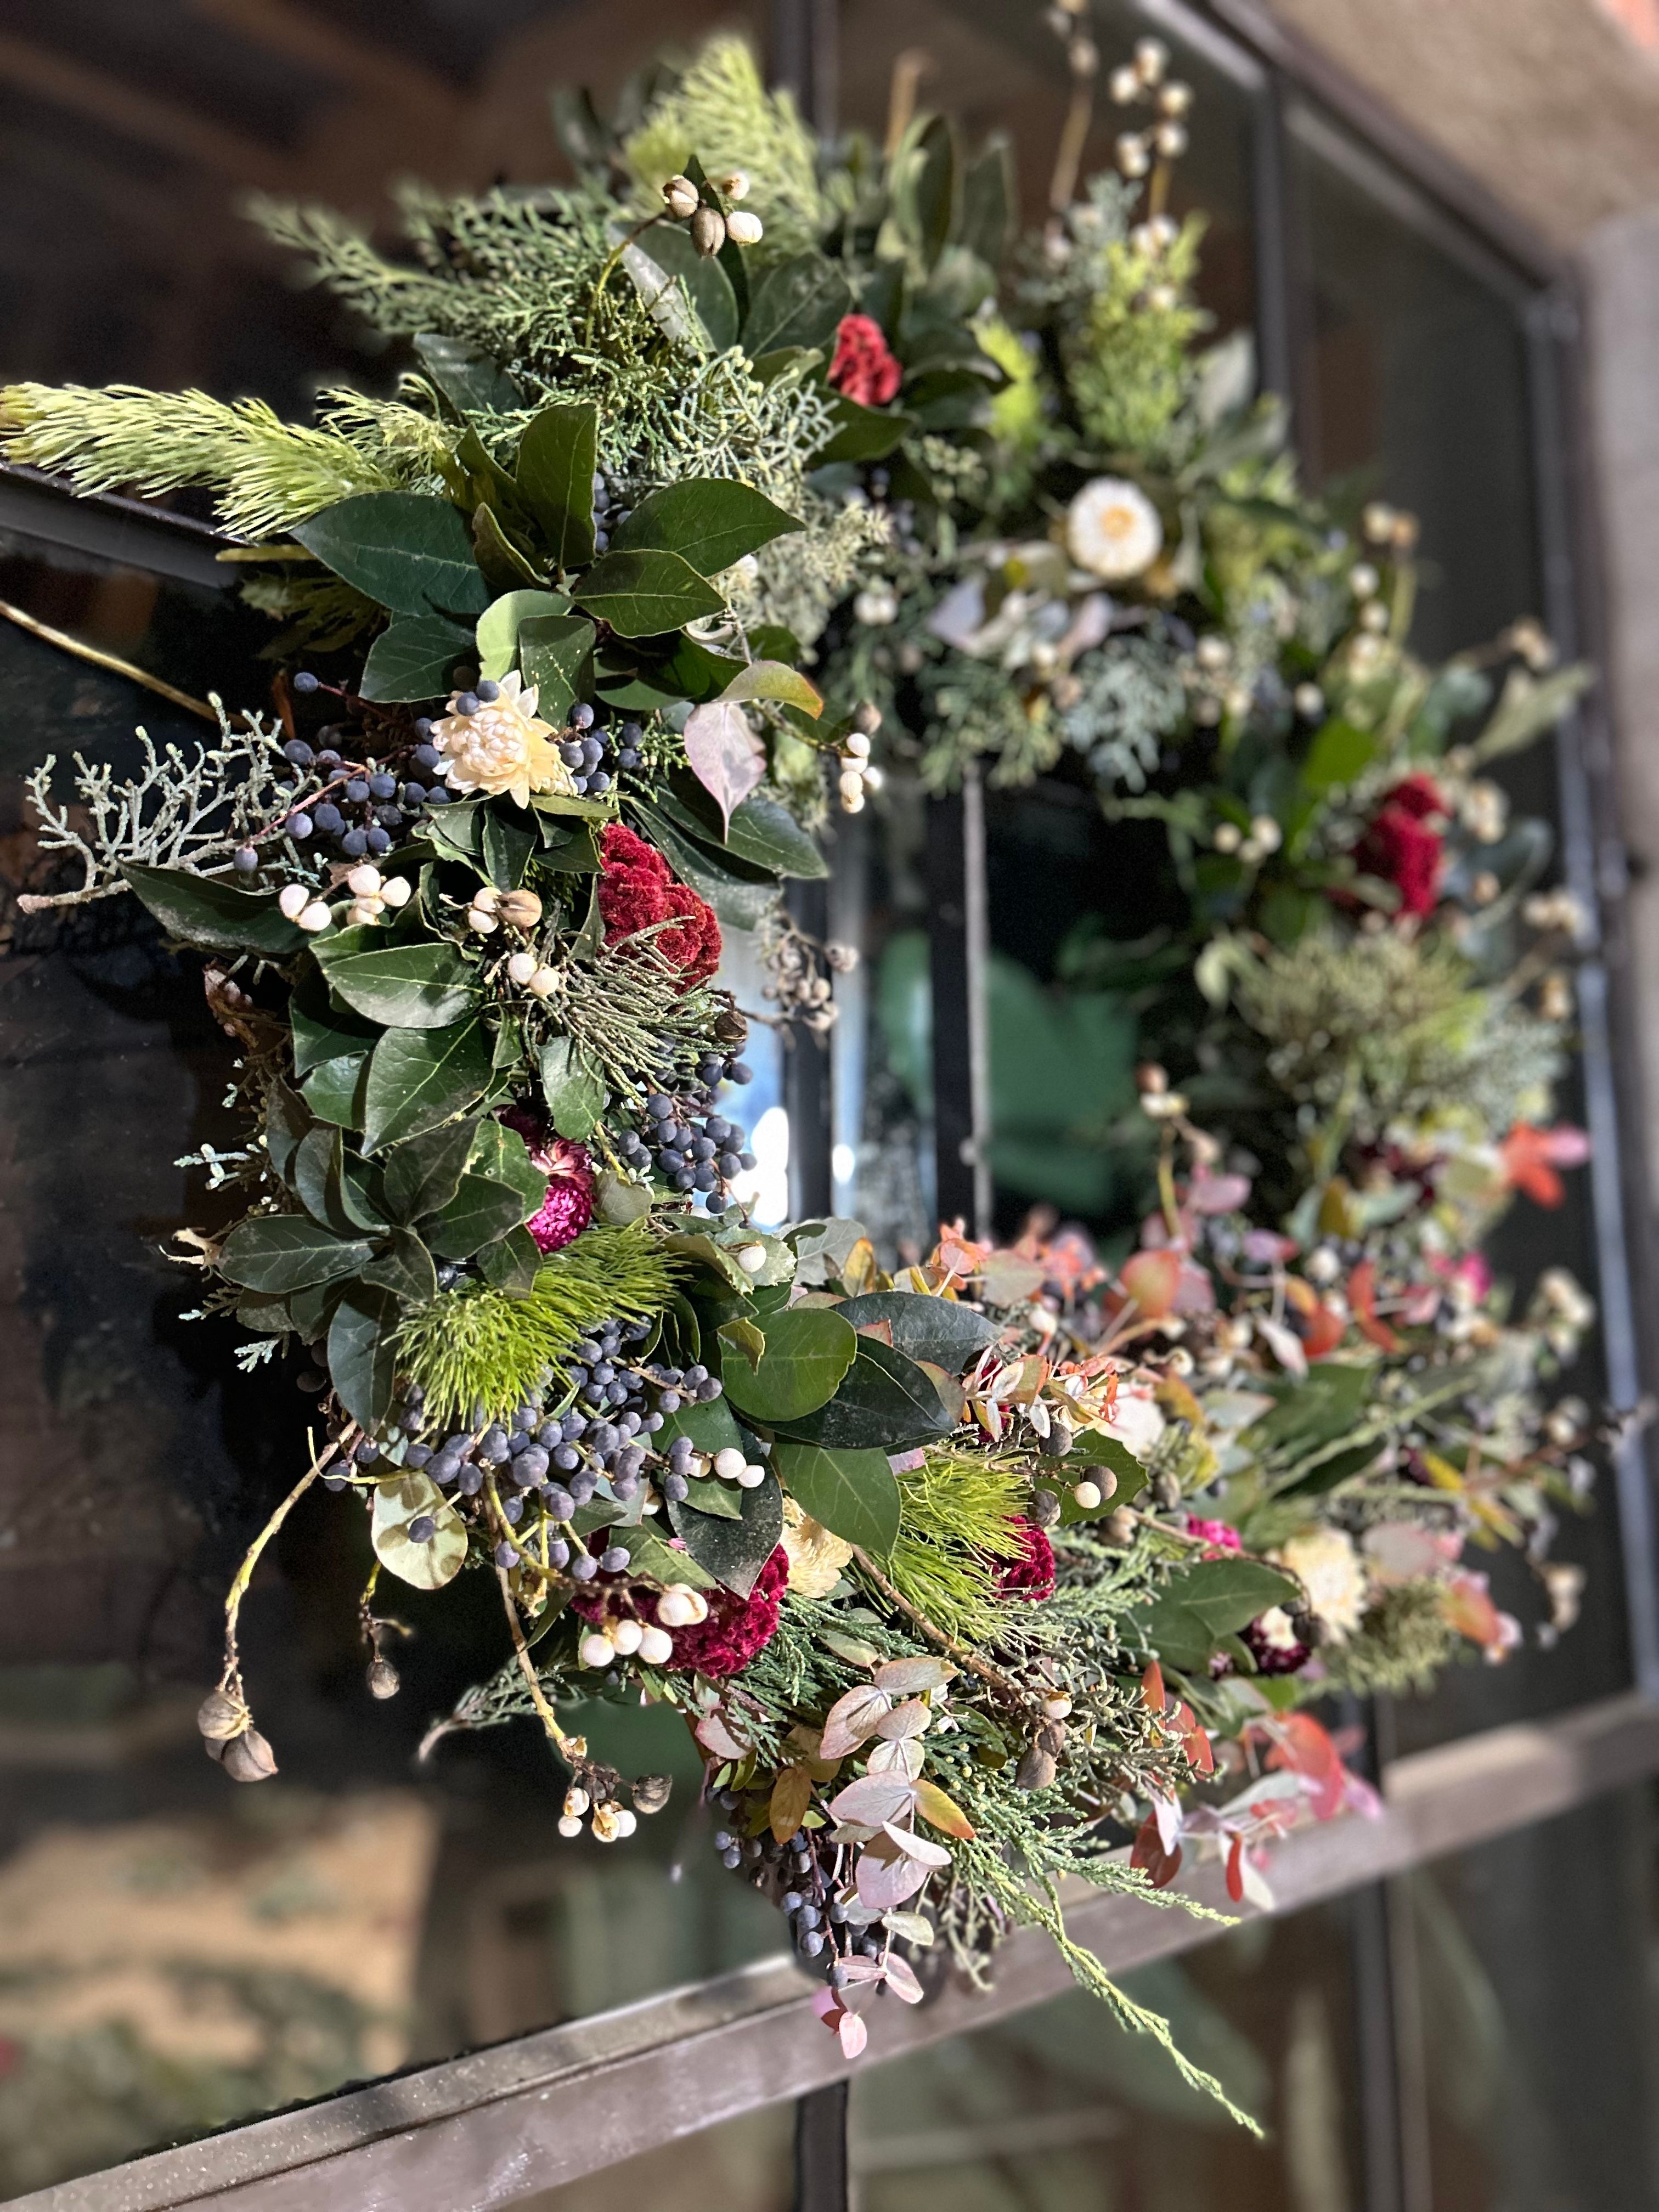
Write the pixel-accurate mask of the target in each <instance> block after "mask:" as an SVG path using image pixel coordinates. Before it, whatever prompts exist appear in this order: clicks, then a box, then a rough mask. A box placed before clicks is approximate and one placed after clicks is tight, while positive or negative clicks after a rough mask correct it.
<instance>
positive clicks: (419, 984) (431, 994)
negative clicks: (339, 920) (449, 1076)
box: [312, 928, 474, 1030]
mask: <svg viewBox="0 0 1659 2212" xmlns="http://www.w3.org/2000/svg"><path fill="white" fill-rule="evenodd" d="M312 951H313V954H314V955H315V957H316V961H317V965H318V966H319V968H320V969H322V971H323V973H324V975H325V976H326V977H327V978H328V987H329V989H330V990H331V992H332V994H334V996H335V997H336V998H337V999H339V1000H343V1002H344V1004H345V1005H347V1006H349V1007H350V1009H351V1011H352V1012H354V1013H357V1014H366V1015H367V1016H368V1018H369V1020H370V1021H374V1022H382V1023H385V1024H386V1025H387V1027H388V1028H391V1027H396V1028H398V1029H405V1030H410V1029H422V1030H441V1029H448V1028H449V1027H450V1026H451V1025H452V1024H453V1023H454V1022H455V1021H456V1020H458V1019H459V1017H460V1016H461V1015H462V1014H464V1013H465V1012H466V1011H467V1009H468V1007H469V1006H471V1004H472V1000H473V991H474V985H473V979H472V970H471V969H470V968H469V967H468V966H467V964H466V963H465V961H464V960H463V959H462V958H461V957H460V955H459V952H457V951H456V950H455V948H454V946H453V945H445V944H441V943H438V942H435V941H432V940H428V941H427V942H425V943H418V942H417V943H416V944H412V945H389V944H388V943H387V942H386V934H385V932H384V931H382V930H380V929H378V928H365V929H343V930H340V931H339V932H337V933H335V934H332V935H330V936H328V937H319V938H318V939H315V940H314V941H313V945H312Z"/></svg>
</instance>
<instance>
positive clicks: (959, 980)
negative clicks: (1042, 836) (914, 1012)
mask: <svg viewBox="0 0 1659 2212" xmlns="http://www.w3.org/2000/svg"><path fill="white" fill-rule="evenodd" d="M927 892H928V905H929V915H928V933H927V934H928V944H929V951H930V963H929V965H930V971H931V975H932V980H933V1156H934V1174H935V1178H936V1182H935V1190H936V1195H937V1204H938V1212H939V1219H940V1220H941V1221H957V1220H961V1221H963V1222H965V1223H966V1224H967V1225H968V1227H969V1231H970V1232H971V1233H972V1234H973V1235H975V1236H984V1235H985V1234H986V1233H987V1231H989V1228H990V1225H991V1209H992V1189H991V1176H990V1169H989V1164H988V1162H987V1158H986V1140H987V1137H988V1135H989V1127H988V1121H989V1115H988V1110H987V1093H988V1091H989V1080H990V1042H989V1038H988V1036H987V1030H986V1012H985V966H986V961H987V954H988V939H989V927H988V915H987V902H986V884H985V817H984V804H983V799H982V795H981V785H980V782H979V780H978V778H977V776H976V775H972V774H971V773H970V774H969V775H968V776H967V777H965V778H964V780H963V788H962V789H961V791H960V792H956V793H952V794H951V796H950V797H949V798H946V799H932V800H930V801H929V802H928V807H927Z"/></svg>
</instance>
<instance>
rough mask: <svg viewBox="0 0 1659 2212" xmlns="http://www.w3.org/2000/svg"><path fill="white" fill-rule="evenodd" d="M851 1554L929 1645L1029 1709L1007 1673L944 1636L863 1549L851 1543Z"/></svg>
mask: <svg viewBox="0 0 1659 2212" xmlns="http://www.w3.org/2000/svg"><path fill="white" fill-rule="evenodd" d="M853 1557H854V1559H856V1560H857V1561H858V1563H859V1565H860V1568H861V1569H862V1570H863V1571H864V1572H865V1573H866V1575H867V1576H868V1577H870V1580H871V1581H872V1583H874V1584H875V1586H876V1588H877V1589H878V1590H879V1591H880V1592H881V1594H882V1595H883V1596H884V1598H885V1599H886V1600H887V1601H888V1602H889V1604H890V1605H896V1607H898V1609H899V1611H900V1612H901V1613H903V1614H904V1615H905V1617H906V1618H907V1620H912V1621H914V1622H915V1625H916V1626H917V1627H918V1628H919V1629H920V1630H921V1632H922V1634H923V1635H924V1636H925V1637H926V1638H927V1640H928V1642H929V1643H930V1644H938V1645H939V1649H940V1650H941V1651H948V1652H949V1653H950V1655H951V1657H952V1658H953V1659H957V1660H960V1661H961V1662H962V1664H963V1666H964V1667H965V1668H967V1669H968V1672H969V1674H977V1675H978V1676H979V1679H980V1680H981V1682H984V1683H987V1684H988V1686H990V1687H991V1688H992V1689H994V1691H995V1692H997V1694H998V1696H999V1697H1001V1698H1006V1699H1007V1700H1008V1702H1009V1703H1010V1704H1011V1705H1018V1707H1019V1708H1020V1709H1021V1711H1025V1712H1029V1711H1030V1707H1031V1705H1032V1703H1033V1700H1032V1699H1031V1697H1030V1693H1029V1692H1026V1691H1024V1690H1022V1689H1021V1688H1020V1686H1019V1685H1018V1682H1013V1681H1010V1680H1009V1679H1008V1677H1007V1675H1006V1674H1000V1673H999V1672H998V1670H997V1669H996V1668H994V1666H992V1664H991V1662H990V1661H989V1660H988V1659H981V1657H980V1656H979V1654H978V1652H977V1651H972V1650H969V1648H968V1646H967V1645H966V1644H958V1643H957V1640H956V1638H954V1637H953V1636H947V1635H946V1634H945V1631H944V1630H943V1629H942V1628H940V1627H939V1626H937V1625H936V1624H935V1623H934V1622H933V1621H931V1620H928V1618H927V1614H926V1613H923V1612H921V1610H920V1609H919V1608H918V1607H915V1606H914V1605H912V1604H911V1602H910V1601H909V1599H908V1597H906V1596H904V1595H903V1594H902V1592H901V1591H899V1590H897V1589H895V1588H894V1587H893V1584H892V1583H890V1582H889V1581H888V1579H887V1577H886V1576H885V1575H884V1574H883V1572H882V1571H881V1569H880V1568H879V1567H878V1565H876V1563H875V1561H874V1560H873V1559H872V1558H871V1557H870V1555H869V1553H867V1552H863V1551H860V1549H859V1547H857V1545H854V1547H853Z"/></svg>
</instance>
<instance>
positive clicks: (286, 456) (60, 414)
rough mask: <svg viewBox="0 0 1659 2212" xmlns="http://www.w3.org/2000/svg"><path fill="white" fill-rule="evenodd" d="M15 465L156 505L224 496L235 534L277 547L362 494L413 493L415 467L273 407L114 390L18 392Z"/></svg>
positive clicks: (3, 395) (12, 397)
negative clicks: (176, 494)
mask: <svg viewBox="0 0 1659 2212" xmlns="http://www.w3.org/2000/svg"><path fill="white" fill-rule="evenodd" d="M0 443H3V447H4V451H5V454H6V458H7V459H9V460H13V461H22V462H25V463H27V465H28V466H29V467H31V468H37V469H50V470H52V471H54V472H55V473H58V474H61V475H64V476H66V477H68V478H69V480H70V483H72V484H73V485H74V486H75V489H76V490H77V491H114V490H117V489H121V488H123V487H130V488H131V489H133V490H135V491H137V492H139V493H142V494H143V495H144V496H145V497H147V498H153V497H154V496H155V495H156V494H157V493H160V492H165V491H174V490H176V489H178V488H179V486H180V485H181V484H207V485H210V486H211V487H212V488H213V489H214V490H215V491H216V492H217V494H218V495H219V499H218V507H219V515H220V519H221V520H222V522H223V524H224V526H225V528H226V529H227V530H228V531H230V532H232V533H233V534H234V535H235V536H237V537H242V538H270V537H275V536H277V535H279V534H280V533H282V532H285V531H288V530H290V529H292V528H293V526H295V523H299V522H303V521H304V520H306V518H307V515H312V514H315V513H319V510H320V509H322V508H323V507H331V506H332V505H333V504H334V502H335V501H337V500H342V499H348V498H349V497H350V495H352V494H353V493H354V492H360V491H385V490H387V489H392V488H393V487H395V486H397V485H398V484H401V483H407V482H408V481H409V477H410V473H411V472H412V471H411V469H410V467H404V468H402V469H398V468H396V467H394V466H392V465H390V464H389V463H388V461H387V460H386V459H385V458H383V457H382V458H374V457H371V456H370V455H369V454H368V453H364V452H363V451H362V449H361V448H360V447H357V446H356V445H354V444H353V443H352V441H350V439H349V438H346V437H343V436H342V435H340V433H339V432H338V431H337V430H333V429H330V428H321V429H313V428H307V426H305V425H304V424H301V423H296V422H283V420H282V418H281V416H278V415H277V414H276V413H275V412H274V411H273V410H271V409H270V407H268V406H267V405H266V404H265V403H264V400H263V399H238V400H236V401H234V402H233V403H232V404H230V405H229V406H227V405H225V404H224V403H223V402H222V400H217V399H210V398H209V397H208V395H207V394H206V392H146V391H145V390H144V389H143V386H139V385H134V384H113V385H111V386H109V388H108V389H107V390H106V391H103V392H99V391H92V390H88V387H87V386H84V385H79V384H66V385H63V386H53V385H50V384H13V385H9V386H7V387H6V389H5V390H4V391H3V392H0Z"/></svg>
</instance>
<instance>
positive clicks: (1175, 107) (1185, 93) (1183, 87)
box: [1158, 77, 1193, 115]
mask: <svg viewBox="0 0 1659 2212" xmlns="http://www.w3.org/2000/svg"><path fill="white" fill-rule="evenodd" d="M1192 104H1193V88H1192V87H1191V85H1189V84H1182V82H1181V81H1180V79H1179V78H1178V77H1172V78H1171V79H1170V82H1169V83H1168V84H1166V85H1161V86H1160V87H1159V88H1158V111H1159V112H1160V113H1161V114H1164V115H1185V114H1186V113H1187V112H1188V109H1190V107H1191V106H1192Z"/></svg>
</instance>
